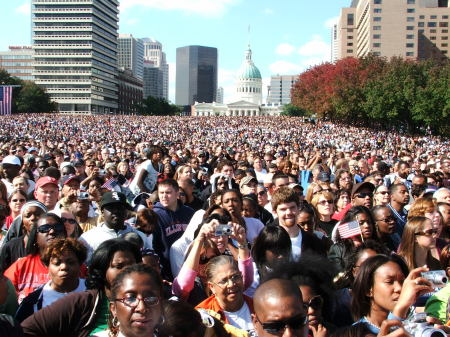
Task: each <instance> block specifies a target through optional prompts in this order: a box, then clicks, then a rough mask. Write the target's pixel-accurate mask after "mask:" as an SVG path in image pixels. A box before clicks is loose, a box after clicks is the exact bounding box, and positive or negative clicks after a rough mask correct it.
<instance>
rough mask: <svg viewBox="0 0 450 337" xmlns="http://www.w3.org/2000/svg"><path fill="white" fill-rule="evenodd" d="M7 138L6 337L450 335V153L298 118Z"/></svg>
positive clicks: (429, 144)
mask: <svg viewBox="0 0 450 337" xmlns="http://www.w3.org/2000/svg"><path fill="white" fill-rule="evenodd" d="M0 128H1V129H2V130H3V132H2V135H1V136H0V162H1V165H0V176H1V181H0V225H1V234H0V239H1V244H0V268H1V273H0V336H30V337H31V336H33V337H44V336H55V337H56V336H74V337H75V336H76V337H81V336H99V337H100V336H119V337H140V336H142V337H143V336H158V337H161V336H174V337H178V336H179V337H186V336H191V337H197V336H198V337H200V336H234V337H240V336H242V337H246V336H249V337H251V336H259V337H266V336H299V337H300V336H301V337H306V336H308V337H333V336H334V337H343V336H358V337H360V336H380V337H381V336H386V337H399V336H400V337H401V336H419V334H417V331H419V329H428V330H429V331H428V332H427V333H429V334H428V335H427V336H444V337H445V336H448V335H449V334H450V300H449V297H450V285H449V284H448V282H447V280H448V277H449V276H450V190H449V187H450V156H449V154H450V141H449V140H448V139H446V138H440V137H434V136H431V135H427V136H411V135H406V134H400V133H397V132H394V131H392V132H386V131H379V130H370V129H364V128H357V127H349V126H343V125H338V124H333V123H330V122H321V121H317V122H312V121H308V120H304V119H302V118H288V117H251V118H245V117H220V118H219V117H208V118H200V117H138V116H68V115H45V114H44V115H32V114H29V115H13V116H9V117H8V119H6V118H3V119H2V120H0ZM417 322H420V323H417ZM431 333H432V334H431ZM423 336H425V334H424V335H423Z"/></svg>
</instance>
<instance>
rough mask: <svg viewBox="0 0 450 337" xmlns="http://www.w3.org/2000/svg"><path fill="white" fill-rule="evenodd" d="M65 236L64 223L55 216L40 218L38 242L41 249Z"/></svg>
mask: <svg viewBox="0 0 450 337" xmlns="http://www.w3.org/2000/svg"><path fill="white" fill-rule="evenodd" d="M64 237H66V230H65V228H64V225H63V224H60V223H58V221H57V220H56V219H54V218H53V217H46V218H40V219H39V221H38V224H37V235H36V243H37V245H38V247H39V249H40V250H41V251H43V250H44V249H45V248H47V246H48V245H49V243H50V242H52V241H54V240H55V239H58V238H64Z"/></svg>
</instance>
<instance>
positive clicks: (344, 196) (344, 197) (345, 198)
mask: <svg viewBox="0 0 450 337" xmlns="http://www.w3.org/2000/svg"><path fill="white" fill-rule="evenodd" d="M349 203H350V195H348V193H341V194H340V195H339V199H338V200H337V202H336V208H337V211H338V212H339V211H341V210H343V209H344V208H345V207H346V206H347V205H348V204H349Z"/></svg>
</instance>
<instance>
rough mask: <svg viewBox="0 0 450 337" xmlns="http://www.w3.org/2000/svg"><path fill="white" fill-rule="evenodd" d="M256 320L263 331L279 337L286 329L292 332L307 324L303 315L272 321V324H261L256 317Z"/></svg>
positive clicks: (306, 317) (306, 318)
mask: <svg viewBox="0 0 450 337" xmlns="http://www.w3.org/2000/svg"><path fill="white" fill-rule="evenodd" d="M256 320H257V321H258V322H259V324H261V326H262V328H263V329H264V331H266V332H268V333H269V334H271V335H277V336H280V335H281V334H282V333H283V332H284V330H286V327H290V328H291V329H292V330H299V329H301V328H303V327H304V326H305V325H306V324H307V323H308V316H306V315H304V314H299V315H297V316H294V317H291V318H288V319H285V320H282V321H273V322H265V323H263V322H261V321H260V320H259V318H258V316H256Z"/></svg>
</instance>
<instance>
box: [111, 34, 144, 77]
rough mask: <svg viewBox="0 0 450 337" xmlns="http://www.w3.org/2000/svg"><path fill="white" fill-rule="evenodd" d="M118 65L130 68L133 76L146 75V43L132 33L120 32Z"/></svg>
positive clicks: (126, 68)
mask: <svg viewBox="0 0 450 337" xmlns="http://www.w3.org/2000/svg"><path fill="white" fill-rule="evenodd" d="M118 42H119V45H118V47H119V49H118V53H117V65H118V67H119V69H120V70H130V71H131V72H132V73H133V76H135V77H137V78H139V79H141V80H142V79H143V77H144V44H143V43H142V41H141V40H140V39H135V38H134V37H133V35H131V34H119V40H118Z"/></svg>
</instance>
